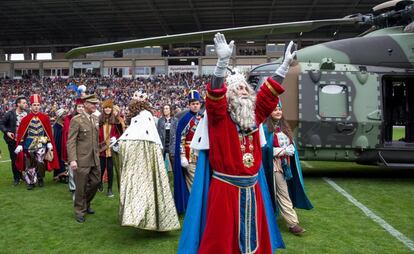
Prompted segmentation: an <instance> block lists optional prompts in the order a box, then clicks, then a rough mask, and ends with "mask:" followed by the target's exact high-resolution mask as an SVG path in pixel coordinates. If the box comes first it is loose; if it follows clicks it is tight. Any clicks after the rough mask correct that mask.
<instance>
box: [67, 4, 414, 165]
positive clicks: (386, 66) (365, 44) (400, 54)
mask: <svg viewBox="0 0 414 254" xmlns="http://www.w3.org/2000/svg"><path fill="white" fill-rule="evenodd" d="M353 24H368V25H370V26H371V28H370V29H369V30H368V31H366V32H364V33H363V34H361V35H360V36H358V37H355V38H350V39H344V40H337V41H331V42H326V43H323V44H318V45H314V46H309V47H306V48H303V49H300V50H298V53H297V61H296V63H295V64H294V65H293V66H291V68H290V70H289V73H288V75H287V77H286V79H285V81H284V82H283V85H284V86H285V87H286V92H285V93H284V94H283V95H282V96H281V97H282V101H283V105H284V106H283V108H284V116H285V118H286V119H287V120H288V121H289V123H290V124H291V126H292V129H294V132H295V136H296V137H295V138H296V140H297V147H298V150H299V155H300V157H301V159H305V160H328V161H355V162H357V163H361V164H380V165H383V166H386V167H400V168H401V167H411V168H414V86H413V85H411V84H414V1H412V0H411V1H404V0H394V1H389V2H385V3H383V4H380V5H377V6H375V7H373V13H372V14H368V15H362V14H356V15H350V16H347V17H344V18H340V19H328V20H314V21H300V22H290V23H279V24H266V25H259V26H247V27H238V28H228V29H219V30H210V31H202V32H194V33H185V34H177V35H168V36H159V37H152V38H145V39H137V40H130V41H123V42H114V43H107V44H100V45H93V46H86V47H80V48H75V49H72V50H71V51H69V52H68V53H67V54H66V55H65V57H67V58H73V57H76V56H78V55H80V54H85V53H92V52H99V51H106V50H120V49H125V48H133V47H143V46H152V45H165V44H168V43H179V42H192V41H203V40H206V39H212V38H213V36H214V34H215V33H217V32H220V33H224V34H225V35H226V37H227V38H232V39H233V38H243V37H245V36H246V34H248V35H249V36H252V35H270V34H285V33H299V32H308V31H312V30H314V29H317V28H320V27H323V26H332V25H353ZM280 61H281V59H279V61H276V62H273V63H267V64H263V65H260V66H258V67H256V68H254V69H253V70H251V72H250V73H249V77H248V80H249V82H250V83H251V84H252V85H253V86H255V87H258V85H260V84H261V83H262V82H263V81H264V79H265V78H267V77H268V76H270V75H272V74H273V72H274V70H276V68H277V66H278V64H279V62H280ZM394 126H403V128H404V129H405V130H404V132H405V137H404V138H402V139H400V140H398V141H395V140H392V133H393V130H394Z"/></svg>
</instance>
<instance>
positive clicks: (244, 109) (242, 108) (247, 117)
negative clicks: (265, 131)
mask: <svg viewBox="0 0 414 254" xmlns="http://www.w3.org/2000/svg"><path fill="white" fill-rule="evenodd" d="M228 103H229V109H228V110H229V113H230V115H231V116H232V118H233V120H234V121H235V122H236V124H238V125H239V126H240V128H241V129H242V130H244V131H246V130H249V129H251V128H252V127H253V126H255V125H256V116H255V114H254V109H255V107H256V104H255V103H256V96H255V95H249V96H247V97H239V96H237V95H232V96H230V97H229V102H228Z"/></svg>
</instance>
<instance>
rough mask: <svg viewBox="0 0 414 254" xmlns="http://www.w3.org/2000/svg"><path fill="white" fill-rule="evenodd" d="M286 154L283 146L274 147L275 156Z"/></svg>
mask: <svg viewBox="0 0 414 254" xmlns="http://www.w3.org/2000/svg"><path fill="white" fill-rule="evenodd" d="M284 155H286V150H285V149H284V148H282V147H273V157H281V156H284Z"/></svg>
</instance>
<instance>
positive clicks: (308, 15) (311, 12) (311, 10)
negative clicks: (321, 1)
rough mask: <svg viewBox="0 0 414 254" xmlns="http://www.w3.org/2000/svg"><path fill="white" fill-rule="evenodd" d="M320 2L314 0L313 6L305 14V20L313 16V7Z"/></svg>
mask: <svg viewBox="0 0 414 254" xmlns="http://www.w3.org/2000/svg"><path fill="white" fill-rule="evenodd" d="M317 4H318V0H313V2H312V5H311V7H310V8H309V11H308V13H307V14H306V16H305V20H309V19H310V17H312V14H313V8H315V6H316V5H317Z"/></svg>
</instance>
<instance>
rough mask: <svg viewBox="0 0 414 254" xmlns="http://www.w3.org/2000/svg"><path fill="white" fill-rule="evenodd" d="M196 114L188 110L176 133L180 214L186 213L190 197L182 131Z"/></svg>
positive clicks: (176, 197) (176, 198)
mask: <svg viewBox="0 0 414 254" xmlns="http://www.w3.org/2000/svg"><path fill="white" fill-rule="evenodd" d="M193 116H194V113H192V112H191V111H188V112H187V113H186V114H185V115H184V116H183V117H182V118H181V119H180V121H179V122H178V125H177V132H176V135H175V154H174V166H173V173H174V201H175V207H176V208H177V212H178V213H179V214H183V213H185V210H186V208H187V202H188V197H189V196H190V191H189V190H188V188H187V184H186V182H185V177H184V173H183V168H182V167H181V156H180V154H181V151H180V144H181V133H182V132H183V130H184V128H185V127H186V126H187V124H188V122H189V121H190V120H191V118H192V117H193Z"/></svg>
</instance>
